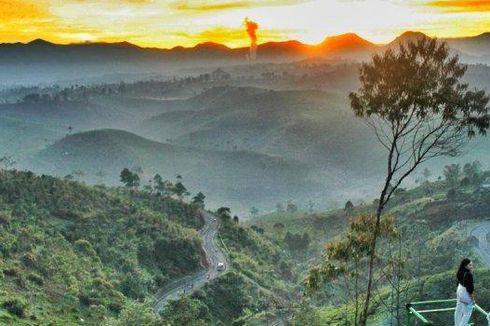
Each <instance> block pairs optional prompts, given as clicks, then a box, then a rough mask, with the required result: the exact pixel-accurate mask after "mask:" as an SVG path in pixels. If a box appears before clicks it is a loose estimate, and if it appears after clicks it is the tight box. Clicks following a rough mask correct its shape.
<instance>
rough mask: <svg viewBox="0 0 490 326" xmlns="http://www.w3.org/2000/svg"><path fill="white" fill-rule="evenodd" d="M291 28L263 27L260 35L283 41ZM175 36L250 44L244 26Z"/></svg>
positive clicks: (190, 39) (232, 45)
mask: <svg viewBox="0 0 490 326" xmlns="http://www.w3.org/2000/svg"><path fill="white" fill-rule="evenodd" d="M290 33H291V30H279V29H261V31H260V36H261V38H263V39H266V40H267V41H281V40H284V39H285V38H287V35H290ZM173 35H174V36H176V37H178V38H180V39H181V40H182V41H184V42H183V43H186V44H189V43H193V42H194V43H195V42H198V43H200V42H206V41H210V40H211V41H213V42H217V43H222V44H226V45H228V46H231V47H237V46H241V47H246V46H249V44H250V39H249V37H248V35H247V32H246V31H245V30H244V29H243V28H228V27H215V28H210V29H206V30H204V31H200V32H196V33H188V32H175V33H173Z"/></svg>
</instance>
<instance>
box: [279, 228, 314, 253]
mask: <svg viewBox="0 0 490 326" xmlns="http://www.w3.org/2000/svg"><path fill="white" fill-rule="evenodd" d="M284 242H286V244H287V245H288V248H289V250H290V251H291V252H296V253H297V252H300V251H306V249H308V246H309V245H310V235H309V234H308V233H306V232H305V233H303V235H301V234H293V233H291V232H289V231H288V232H287V233H286V236H285V237H284Z"/></svg>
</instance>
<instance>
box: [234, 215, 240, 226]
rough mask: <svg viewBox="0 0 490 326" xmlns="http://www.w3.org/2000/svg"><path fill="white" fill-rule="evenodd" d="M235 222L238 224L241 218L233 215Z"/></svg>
mask: <svg viewBox="0 0 490 326" xmlns="http://www.w3.org/2000/svg"><path fill="white" fill-rule="evenodd" d="M233 222H235V223H236V224H238V222H240V219H239V218H238V216H236V215H235V216H233Z"/></svg>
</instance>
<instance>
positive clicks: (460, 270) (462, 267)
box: [456, 258, 471, 284]
mask: <svg viewBox="0 0 490 326" xmlns="http://www.w3.org/2000/svg"><path fill="white" fill-rule="evenodd" d="M469 263H471V260H470V259H469V258H464V259H463V260H462V261H461V263H460V264H459V268H458V272H457V273H456V278H457V279H458V283H461V284H462V283H463V277H464V274H465V273H468V272H469V270H468V269H467V268H466V266H468V264H469Z"/></svg>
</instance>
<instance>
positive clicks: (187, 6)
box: [172, 0, 311, 12]
mask: <svg viewBox="0 0 490 326" xmlns="http://www.w3.org/2000/svg"><path fill="white" fill-rule="evenodd" d="M308 1H311V0H282V1H281V0H236V1H231V0H227V1H213V2H211V1H201V0H193V1H177V2H175V3H174V4H173V6H172V7H174V8H175V9H177V10H179V11H188V12H213V11H226V10H235V9H247V8H258V7H275V6H287V5H294V4H300V3H304V2H308Z"/></svg>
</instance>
